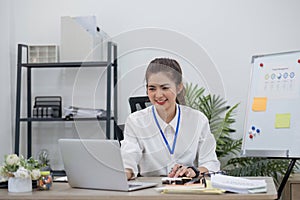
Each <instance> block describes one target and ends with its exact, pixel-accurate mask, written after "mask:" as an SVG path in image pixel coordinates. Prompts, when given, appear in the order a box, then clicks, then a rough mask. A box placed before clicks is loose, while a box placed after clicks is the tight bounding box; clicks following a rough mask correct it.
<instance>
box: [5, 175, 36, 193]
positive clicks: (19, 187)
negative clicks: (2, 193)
mask: <svg viewBox="0 0 300 200" xmlns="http://www.w3.org/2000/svg"><path fill="white" fill-rule="evenodd" d="M31 191H32V181H31V178H30V177H28V178H16V177H10V178H9V179H8V192H31Z"/></svg>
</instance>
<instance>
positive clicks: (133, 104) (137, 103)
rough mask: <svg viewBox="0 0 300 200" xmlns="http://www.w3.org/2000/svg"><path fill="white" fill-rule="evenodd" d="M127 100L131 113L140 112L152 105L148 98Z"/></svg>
mask: <svg viewBox="0 0 300 200" xmlns="http://www.w3.org/2000/svg"><path fill="white" fill-rule="evenodd" d="M128 100H129V105H130V109H131V113H133V112H135V111H138V110H142V109H144V108H146V107H148V106H150V105H152V104H151V102H150V100H149V98H148V96H136V97H129V99H128Z"/></svg>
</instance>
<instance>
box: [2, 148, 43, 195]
mask: <svg viewBox="0 0 300 200" xmlns="http://www.w3.org/2000/svg"><path fill="white" fill-rule="evenodd" d="M39 167H40V165H39V163H38V161H37V160H35V159H33V158H29V159H25V158H24V157H23V156H22V155H21V156H18V155H16V154H10V155H6V156H5V159H4V163H3V165H2V166H1V167H0V176H2V177H3V178H4V179H5V180H8V191H9V192H30V191H32V180H37V179H38V178H39V177H40V170H39Z"/></svg>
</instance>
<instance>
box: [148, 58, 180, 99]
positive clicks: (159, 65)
mask: <svg viewBox="0 0 300 200" xmlns="http://www.w3.org/2000/svg"><path fill="white" fill-rule="evenodd" d="M159 72H165V73H166V74H167V76H169V78H170V79H171V80H174V82H175V84H176V86H178V85H179V84H181V83H182V70H181V67H180V65H179V63H178V62H177V61H176V60H174V59H170V58H156V59H154V60H152V61H151V62H150V64H149V65H148V68H147V70H146V75H145V79H146V83H147V85H148V79H149V76H150V75H151V74H156V73H159ZM184 91H185V90H184V88H183V89H182V90H181V92H180V93H179V94H177V98H176V102H177V103H179V104H183V105H184V104H185V99H184Z"/></svg>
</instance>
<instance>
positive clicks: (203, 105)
mask: <svg viewBox="0 0 300 200" xmlns="http://www.w3.org/2000/svg"><path fill="white" fill-rule="evenodd" d="M185 88H186V91H185V101H186V104H187V105H188V106H190V107H192V108H194V109H197V110H200V111H201V112H203V113H204V114H205V115H206V116H207V118H208V120H209V123H210V128H211V132H212V134H213V135H214V136H215V139H216V143H217V148H216V153H217V156H218V158H219V160H220V161H221V169H222V170H225V171H226V172H227V173H228V174H229V175H232V176H271V177H273V179H274V182H275V183H276V184H277V185H278V183H279V182H280V180H281V178H282V177H283V175H284V173H285V172H286V170H287V169H288V165H289V160H286V159H267V158H254V157H240V156H239V154H240V152H241V145H242V139H241V138H239V139H233V137H232V136H233V135H232V134H233V133H234V132H235V129H234V128H232V125H233V123H235V119H234V114H235V111H236V109H237V107H238V104H235V105H233V106H231V107H230V106H228V105H227V102H226V101H225V100H224V99H223V98H221V97H220V96H217V95H211V94H207V95H205V94H204V92H205V89H204V88H202V87H201V88H200V87H198V85H193V84H191V83H190V84H186V86H185ZM298 168H299V165H295V168H294V170H293V172H294V171H295V169H298Z"/></svg>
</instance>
